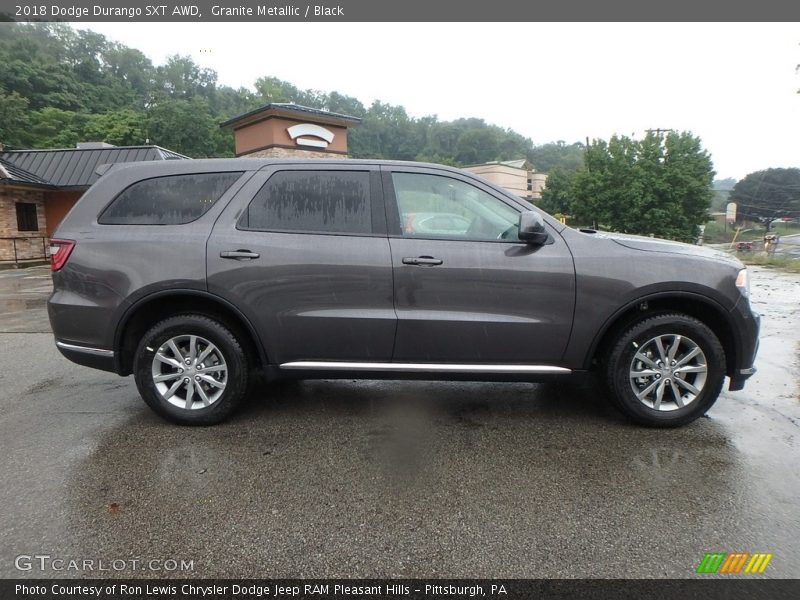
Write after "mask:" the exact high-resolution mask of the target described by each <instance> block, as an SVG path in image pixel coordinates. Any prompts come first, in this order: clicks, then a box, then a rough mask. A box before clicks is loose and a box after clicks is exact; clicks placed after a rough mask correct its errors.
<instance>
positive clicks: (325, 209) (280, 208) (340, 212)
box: [239, 171, 372, 234]
mask: <svg viewBox="0 0 800 600" xmlns="http://www.w3.org/2000/svg"><path fill="white" fill-rule="evenodd" d="M239 226H240V227H242V228H244V229H257V230H262V231H298V232H307V233H353V234H359V233H360V234H364V233H372V214H371V207H370V195H369V173H368V172H366V171H279V172H277V173H275V174H274V175H273V176H272V177H270V178H269V180H268V181H267V182H266V183H265V184H264V186H263V187H262V188H261V189H260V190H259V191H258V193H257V194H256V195H255V197H254V198H253V200H252V201H251V202H250V205H249V206H248V207H247V211H246V212H245V214H244V215H242V219H241V221H240V223H239Z"/></svg>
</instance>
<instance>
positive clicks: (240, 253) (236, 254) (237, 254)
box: [219, 249, 261, 260]
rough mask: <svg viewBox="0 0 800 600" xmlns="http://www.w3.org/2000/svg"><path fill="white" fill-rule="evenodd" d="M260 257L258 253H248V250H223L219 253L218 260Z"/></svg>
mask: <svg viewBox="0 0 800 600" xmlns="http://www.w3.org/2000/svg"><path fill="white" fill-rule="evenodd" d="M259 256H261V255H260V254H259V253H258V252H250V250H241V249H240V250H223V251H222V252H220V253H219V257H220V258H235V259H237V260H241V259H245V258H258V257H259Z"/></svg>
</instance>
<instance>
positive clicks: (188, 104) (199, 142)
mask: <svg viewBox="0 0 800 600" xmlns="http://www.w3.org/2000/svg"><path fill="white" fill-rule="evenodd" d="M145 129H146V131H147V137H148V138H149V140H150V143H151V144H157V145H159V146H162V147H165V148H169V149H170V150H175V151H176V152H180V153H181V154H185V155H187V156H191V157H193V158H205V157H212V156H215V153H216V148H217V140H218V137H217V133H218V131H219V123H218V121H217V120H215V119H214V117H213V116H212V115H211V112H210V110H209V107H208V102H207V101H206V100H205V99H203V98H192V99H191V100H185V99H171V98H170V99H164V100H162V101H161V102H159V103H158V104H157V105H155V106H153V107H151V108H150V110H149V111H148V113H147V119H146V123H145Z"/></svg>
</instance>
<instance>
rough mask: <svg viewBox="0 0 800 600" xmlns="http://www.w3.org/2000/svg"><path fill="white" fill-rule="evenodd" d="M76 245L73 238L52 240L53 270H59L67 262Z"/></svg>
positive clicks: (51, 265) (51, 257) (51, 258)
mask: <svg viewBox="0 0 800 600" xmlns="http://www.w3.org/2000/svg"><path fill="white" fill-rule="evenodd" d="M74 247H75V242H73V241H72V240H50V267H51V268H52V270H53V271H58V270H60V269H61V267H63V266H64V265H65V264H67V259H68V258H69V255H70V254H72V249H73V248H74Z"/></svg>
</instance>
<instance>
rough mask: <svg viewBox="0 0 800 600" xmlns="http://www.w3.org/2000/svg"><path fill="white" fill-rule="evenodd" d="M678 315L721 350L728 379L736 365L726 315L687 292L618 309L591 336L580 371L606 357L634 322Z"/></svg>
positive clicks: (708, 300) (645, 299)
mask: <svg viewBox="0 0 800 600" xmlns="http://www.w3.org/2000/svg"><path fill="white" fill-rule="evenodd" d="M668 312H678V313H683V314H686V315H688V316H690V317H694V318H695V319H697V320H698V321H701V322H702V323H705V324H706V325H707V326H708V327H709V328H710V329H711V330H712V331H713V332H714V335H716V336H717V338H718V339H719V341H720V343H721V344H722V348H723V349H724V350H725V372H726V374H727V375H731V374H732V373H733V372H734V370H735V368H736V364H737V362H736V361H737V354H738V352H739V350H738V347H737V341H736V336H735V335H734V330H733V323H732V321H731V318H730V316H729V314H728V312H727V311H726V310H725V309H724V308H723V307H722V306H721V305H720V304H719V303H717V302H716V301H714V300H712V299H711V298H708V297H706V296H702V295H700V294H695V293H691V292H680V293H675V292H671V293H670V292H665V293H660V294H651V295H648V296H644V297H642V298H639V299H637V300H634V301H632V302H630V303H629V304H627V305H626V306H624V307H623V308H621V309H619V310H618V311H617V312H616V313H615V314H614V315H612V316H611V317H610V318H609V319H608V320H607V321H606V322H605V324H604V325H603V327H602V329H601V330H600V332H599V333H598V334H597V335H596V336H595V338H594V340H593V341H592V345H591V346H590V348H589V352H588V353H587V356H586V359H585V364H584V368H586V369H590V368H592V366H594V365H595V364H596V363H598V362H599V361H600V360H602V357H604V356H607V354H608V352H609V350H610V348H611V345H612V344H613V342H614V340H615V339H616V338H617V336H619V334H620V333H621V332H622V331H623V330H625V329H627V328H628V327H630V326H631V325H633V324H634V323H635V322H637V321H639V320H641V319H645V318H648V317H650V316H652V315H655V314H659V313H668Z"/></svg>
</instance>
